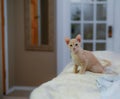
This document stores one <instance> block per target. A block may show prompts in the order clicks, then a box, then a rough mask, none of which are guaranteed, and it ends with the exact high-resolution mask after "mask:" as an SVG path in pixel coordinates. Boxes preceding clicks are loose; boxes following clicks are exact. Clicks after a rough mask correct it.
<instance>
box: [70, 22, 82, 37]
mask: <svg viewBox="0 0 120 99" xmlns="http://www.w3.org/2000/svg"><path fill="white" fill-rule="evenodd" d="M77 34H80V24H72V25H71V38H75V37H76V36H77Z"/></svg>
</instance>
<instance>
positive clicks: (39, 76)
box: [14, 0, 56, 86]
mask: <svg viewBox="0 0 120 99" xmlns="http://www.w3.org/2000/svg"><path fill="white" fill-rule="evenodd" d="M14 1H15V12H14V13H15V14H14V15H15V19H14V21H15V27H14V29H15V67H14V74H15V85H18V86H36V85H40V84H41V83H43V82H45V81H48V80H50V79H52V78H53V77H55V76H56V52H55V49H54V51H53V52H41V51H26V50H25V45H24V44H25V42H24V36H25V34H24V0H14ZM52 29H54V26H53V28H52ZM54 45H55V44H54Z"/></svg>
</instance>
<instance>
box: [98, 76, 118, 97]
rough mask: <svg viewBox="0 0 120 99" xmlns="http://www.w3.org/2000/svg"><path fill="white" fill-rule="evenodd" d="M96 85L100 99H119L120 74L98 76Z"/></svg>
mask: <svg viewBox="0 0 120 99" xmlns="http://www.w3.org/2000/svg"><path fill="white" fill-rule="evenodd" d="M97 86H98V88H99V90H100V92H101V97H102V99H120V75H119V76H105V77H100V78H98V79H97Z"/></svg>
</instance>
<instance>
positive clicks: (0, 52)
mask: <svg viewBox="0 0 120 99" xmlns="http://www.w3.org/2000/svg"><path fill="white" fill-rule="evenodd" d="M1 4H2V0H0V37H2V17H1V15H2V5H1ZM0 82H2V38H1V39H0ZM0 89H2V83H0ZM2 96H3V90H0V98H1V99H2Z"/></svg>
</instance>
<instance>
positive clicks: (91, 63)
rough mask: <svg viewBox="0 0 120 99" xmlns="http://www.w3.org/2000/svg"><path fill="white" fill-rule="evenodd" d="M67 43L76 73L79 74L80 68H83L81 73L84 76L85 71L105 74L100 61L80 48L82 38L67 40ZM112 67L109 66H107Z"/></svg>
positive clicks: (78, 36)
mask: <svg viewBox="0 0 120 99" xmlns="http://www.w3.org/2000/svg"><path fill="white" fill-rule="evenodd" d="M65 42H66V44H67V45H68V47H69V49H70V51H71V56H72V59H73V62H74V64H75V65H74V73H77V72H78V66H81V69H80V71H79V72H80V73H81V74H83V73H85V71H91V72H94V73H104V67H103V66H102V64H101V63H100V62H99V61H98V59H97V58H96V57H95V56H94V55H93V54H92V52H90V51H87V50H83V49H82V48H81V47H80V42H81V37H80V35H77V36H76V38H75V39H71V40H70V39H69V38H65ZM108 65H110V62H109V61H108V64H106V66H108Z"/></svg>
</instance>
